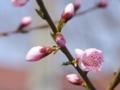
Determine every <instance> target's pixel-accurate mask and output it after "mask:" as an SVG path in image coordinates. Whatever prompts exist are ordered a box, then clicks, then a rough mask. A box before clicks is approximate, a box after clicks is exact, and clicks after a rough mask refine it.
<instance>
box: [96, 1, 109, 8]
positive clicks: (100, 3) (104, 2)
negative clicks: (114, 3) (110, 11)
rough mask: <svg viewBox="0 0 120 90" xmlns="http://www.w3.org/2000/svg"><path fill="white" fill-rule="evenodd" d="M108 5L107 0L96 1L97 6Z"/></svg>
mask: <svg viewBox="0 0 120 90" xmlns="http://www.w3.org/2000/svg"><path fill="white" fill-rule="evenodd" d="M107 5H108V2H107V0H101V1H100V2H99V3H98V7H103V8H104V7H106V6H107Z"/></svg>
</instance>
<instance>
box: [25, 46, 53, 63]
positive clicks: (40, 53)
mask: <svg viewBox="0 0 120 90" xmlns="http://www.w3.org/2000/svg"><path fill="white" fill-rule="evenodd" d="M51 52H52V49H51V48H50V47H42V46H37V47H33V48H31V49H30V50H29V52H28V53H27V55H26V60H27V61H28V62H32V61H38V60H40V59H42V58H43V57H45V56H47V55H49V54H50V53H51Z"/></svg>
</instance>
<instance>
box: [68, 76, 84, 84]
mask: <svg viewBox="0 0 120 90" xmlns="http://www.w3.org/2000/svg"><path fill="white" fill-rule="evenodd" d="M66 79H67V80H68V81H69V82H70V83H72V84H74V85H81V84H82V83H83V81H82V80H81V79H80V78H79V77H78V76H77V75H76V74H68V75H66Z"/></svg>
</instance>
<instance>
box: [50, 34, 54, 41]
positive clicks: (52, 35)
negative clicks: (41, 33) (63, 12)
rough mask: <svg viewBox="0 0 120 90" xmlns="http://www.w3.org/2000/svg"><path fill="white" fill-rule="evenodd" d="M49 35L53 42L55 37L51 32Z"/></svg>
mask: <svg viewBox="0 0 120 90" xmlns="http://www.w3.org/2000/svg"><path fill="white" fill-rule="evenodd" d="M50 35H51V37H52V39H53V40H54V41H55V35H54V34H53V33H52V32H50Z"/></svg>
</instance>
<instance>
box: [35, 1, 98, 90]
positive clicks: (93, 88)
mask: <svg viewBox="0 0 120 90" xmlns="http://www.w3.org/2000/svg"><path fill="white" fill-rule="evenodd" d="M36 1H37V3H38V5H39V6H40V8H41V10H42V11H43V13H44V15H45V18H46V19H45V20H46V21H47V22H48V23H49V25H50V27H51V29H52V31H53V32H54V34H55V33H56V26H55V25H54V23H53V21H52V20H51V18H50V16H49V14H48V12H47V10H46V8H45V6H44V3H43V1H42V0H36ZM61 51H62V52H63V53H64V54H65V55H66V57H67V58H68V59H69V61H72V60H73V59H74V58H73V57H72V55H71V54H70V52H69V50H68V49H67V47H66V46H64V47H62V48H61ZM74 68H75V69H76V70H77V71H78V72H79V74H80V75H81V76H82V77H83V79H84V80H85V82H86V83H87V85H88V87H89V88H90V89H91V90H96V89H95V87H94V86H93V85H92V83H91V82H90V80H89V79H88V77H87V76H86V75H85V73H84V72H83V71H82V70H81V69H80V68H79V67H78V66H77V67H74Z"/></svg>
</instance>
